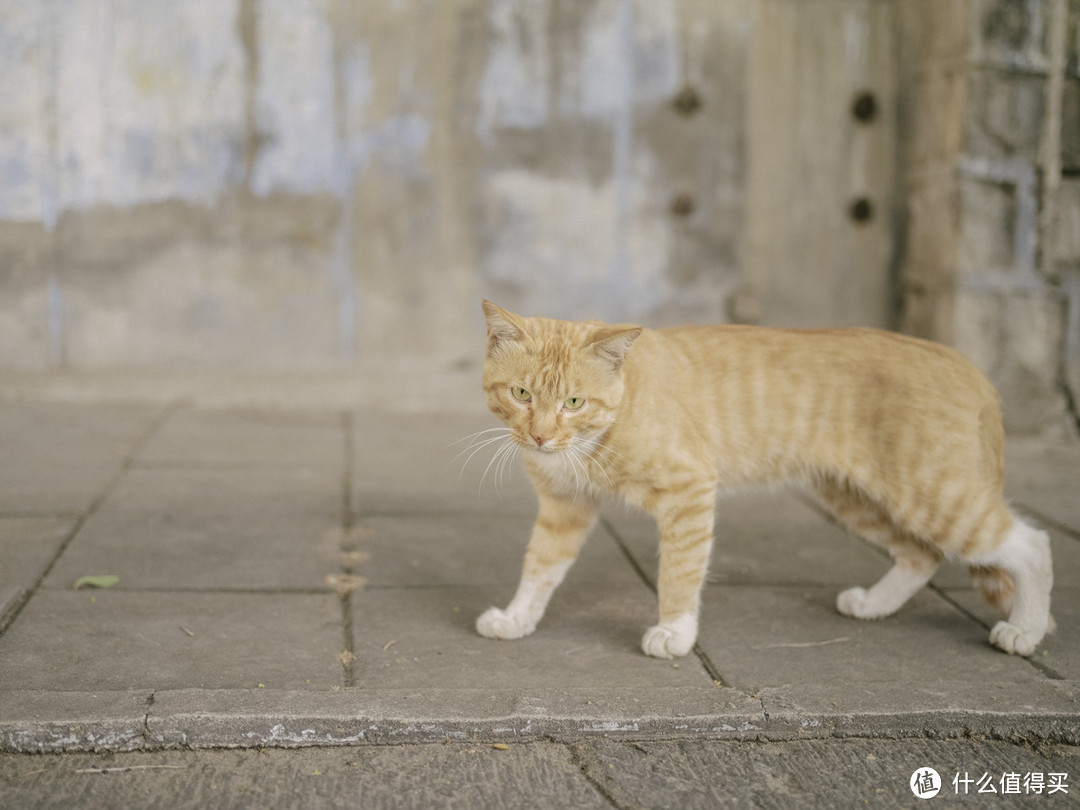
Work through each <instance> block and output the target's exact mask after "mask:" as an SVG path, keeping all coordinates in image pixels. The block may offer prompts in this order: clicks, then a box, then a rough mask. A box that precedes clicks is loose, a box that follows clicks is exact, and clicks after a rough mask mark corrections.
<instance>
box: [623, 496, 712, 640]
mask: <svg viewBox="0 0 1080 810" xmlns="http://www.w3.org/2000/svg"><path fill="white" fill-rule="evenodd" d="M715 503H716V491H715V489H714V488H713V487H712V486H711V485H710V486H707V487H706V486H700V487H687V488H684V489H679V490H675V491H674V492H673V493H671V494H669V495H667V497H665V498H664V499H663V500H661V501H660V504H659V508H658V509H657V510H656V512H655V514H656V519H657V523H658V524H659V526H660V577H659V581H658V583H657V595H658V597H659V601H660V623H659V624H657V625H655V626H654V627H650V628H649V629H648V630H647V631H646V632H645V636H644V638H642V640H641V649H642V650H643V651H644V652H645V654H646V655H651V656H652V657H654V658H679V657H681V656H684V655H686V654H687V653H688V652H690V650H692V649H693V647H694V643H695V642H696V641H697V633H698V610H699V606H700V603H701V586H702V584H703V583H704V582H705V573H706V571H707V570H708V567H709V552H710V550H711V549H712V539H713V523H714V513H713V511H714V509H715Z"/></svg>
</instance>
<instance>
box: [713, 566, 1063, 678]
mask: <svg viewBox="0 0 1080 810" xmlns="http://www.w3.org/2000/svg"><path fill="white" fill-rule="evenodd" d="M835 601H836V591H835V589H833V588H828V587H820V586H815V587H807V586H792V587H775V586H774V587H764V586H761V587H758V586H747V587H738V588H735V587H729V588H709V589H707V592H706V594H705V598H704V605H703V609H702V621H701V631H700V637H699V644H700V645H701V646H702V647H703V648H704V649H705V650H706V651H707V653H708V655H709V658H710V659H711V660H712V662H713V664H714V665H715V666H716V667H717V668H718V670H719V671H720V673H721V674H722V675H723V678H724V682H725V683H727V684H729V685H731V686H736V687H739V688H744V689H751V690H758V689H761V688H763V687H766V686H779V685H782V684H797V683H822V684H836V685H837V688H838V689H839V688H840V686H839V685H840V684H845V683H862V682H888V681H901V682H923V683H927V682H933V681H937V680H954V681H961V680H966V681H968V682H970V683H973V684H974V683H987V682H989V683H999V682H1002V681H1020V682H1034V681H1038V680H1041V679H1042V677H1043V676H1042V674H1041V673H1039V672H1038V671H1037V670H1035V669H1034V668H1032V667H1031V666H1030V665H1029V664H1028V663H1027V662H1026V661H1025V660H1024V659H1022V658H1018V657H1016V656H1009V655H1005V654H1003V653H1001V652H1000V651H999V650H996V649H994V648H993V647H991V646H990V644H989V643H988V641H987V633H986V630H985V629H984V628H983V627H982V626H980V625H978V624H977V623H975V622H973V621H972V620H971V619H970V618H968V617H967V616H966V615H965V614H964V613H962V612H961V611H959V610H957V609H956V608H955V607H953V606H952V605H951V604H950V603H948V602H947V601H946V600H944V599H942V598H941V597H940V596H938V595H936V594H934V593H933V592H930V591H927V590H923V591H921V592H920V593H918V594H916V595H915V596H914V597H912V599H911V601H909V602H908V603H907V604H906V605H905V606H904V607H903V608H902V609H901V610H900V611H898V612H897V613H896V614H894V615H893V616H890V617H888V618H885V619H879V620H877V621H872V622H867V621H861V620H858V619H851V618H848V617H847V616H843V615H841V614H839V613H838V612H837V611H836V607H835Z"/></svg>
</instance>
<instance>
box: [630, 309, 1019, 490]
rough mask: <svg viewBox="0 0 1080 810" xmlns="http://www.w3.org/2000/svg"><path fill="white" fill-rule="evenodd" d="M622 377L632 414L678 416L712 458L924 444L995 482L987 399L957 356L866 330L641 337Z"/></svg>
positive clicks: (993, 413) (870, 452) (854, 455)
mask: <svg viewBox="0 0 1080 810" xmlns="http://www.w3.org/2000/svg"><path fill="white" fill-rule="evenodd" d="M627 374H628V378H629V380H630V382H629V385H628V387H629V388H632V389H636V395H635V399H637V400H638V401H639V402H641V403H642V404H643V406H644V407H643V409H642V410H641V411H640V412H641V413H643V414H647V415H648V416H649V418H652V419H656V420H658V421H662V420H664V419H666V418H667V417H666V416H665V414H668V413H672V412H678V413H679V414H680V415H681V416H680V417H679V418H678V420H677V421H678V423H679V424H681V425H689V426H692V428H690V429H688V432H687V436H689V437H691V439H692V440H694V441H700V442H701V444H702V446H703V447H708V448H710V449H712V450H714V451H715V450H718V449H720V448H726V449H727V450H726V452H729V451H730V449H731V448H732V447H742V448H745V450H746V454H747V458H748V459H750V458H751V457H754V458H760V457H770V458H781V457H787V456H791V459H789V460H791V461H792V462H794V461H795V460H796V456H798V457H799V458H801V459H806V458H808V457H813V458H816V459H817V461H818V463H819V464H820V465H821V466H825V467H836V466H838V465H839V464H840V461H839V459H848V460H851V459H858V458H861V459H864V460H866V462H867V464H869V463H870V461H869V459H870V458H871V457H873V456H885V455H887V454H889V453H892V452H893V451H895V450H896V449H897V448H900V447H908V448H911V452H912V453H916V452H917V451H918V450H919V448H924V449H925V448H926V447H927V446H931V447H935V448H938V449H939V450H940V451H941V452H948V453H952V454H954V455H955V456H956V458H957V459H958V460H960V461H961V462H963V460H965V459H966V462H967V463H969V464H970V465H976V466H978V467H980V468H983V469H990V470H992V471H993V472H992V477H995V478H998V477H1000V470H1001V452H1002V444H1003V436H1002V432H1001V416H1000V407H999V405H998V398H997V394H996V392H995V391H994V389H993V387H992V386H991V385H990V383H989V381H987V380H986V378H985V377H984V376H983V374H982V373H981V372H980V371H979V370H978V369H977V368H976V367H975V365H974V364H973V363H971V362H970V361H969V360H967V359H966V358H964V357H963V355H961V354H960V353H958V352H956V351H954V350H952V349H950V348H948V347H946V346H943V345H941V344H938V343H933V342H931V341H926V340H920V339H918V338H913V337H909V336H906V335H899V334H895V333H892V332H885V331H882V330H876V329H866V328H851V329H822V330H816V329H805V330H804V329H776V328H769V327H757V326H739V325H730V326H694V327H675V328H668V329H659V330H646V331H645V332H644V333H643V334H642V336H641V338H639V340H638V341H637V344H636V345H635V347H634V349H633V351H631V352H630V354H629V355H628V357H627ZM643 421H644V420H643ZM669 421H670V420H669ZM669 427H670V425H669ZM748 463H750V462H749V461H748Z"/></svg>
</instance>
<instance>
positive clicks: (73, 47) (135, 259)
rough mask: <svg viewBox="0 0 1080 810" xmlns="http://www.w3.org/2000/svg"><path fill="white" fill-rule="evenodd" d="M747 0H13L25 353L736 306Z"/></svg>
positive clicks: (455, 333)
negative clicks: (513, 316) (493, 307)
mask: <svg viewBox="0 0 1080 810" xmlns="http://www.w3.org/2000/svg"><path fill="white" fill-rule="evenodd" d="M747 15H748V12H747V4H746V3H725V4H713V3H708V2H704V3H701V2H699V3H686V2H681V3H680V2H673V1H672V0H641V1H639V2H631V0H599V1H598V2H588V3H579V2H569V1H568V0H564V1H563V2H559V1H558V0H539V1H538V2H528V3H514V2H506V1H505V0H497V1H494V2H482V1H481V0H440V1H439V2H423V1H422V0H414V1H412V2H400V1H398V0H371V1H370V2H368V1H367V0H365V2H362V3H360V2H345V1H344V0H185V2H183V3H173V2H164V0H160V1H158V0H116V2H109V3H105V2H102V1H101V0H70V2H65V3H64V8H63V11H62V13H61V11H60V10H59V8H58V7H57V6H56V4H52V3H25V2H21V0H3V1H2V2H0V73H2V75H4V77H5V79H4V82H3V83H2V85H0V94H2V95H0V133H2V136H0V178H2V184H0V289H2V290H3V291H4V295H3V297H2V299H0V365H3V366H7V367H11V366H15V367H22V368H43V367H50V366H56V365H61V364H62V365H68V366H72V367H79V368H82V367H103V366H128V365H157V364H179V365H204V364H222V365H225V364H230V365H231V364H241V365H245V366H256V367H285V368H291V367H311V366H325V365H328V364H329V365H334V364H340V363H351V362H376V363H377V362H379V361H380V360H381V359H385V360H387V361H394V360H396V359H397V358H402V357H404V358H414V359H421V360H423V359H426V360H427V361H428V362H432V361H439V362H442V361H447V360H450V359H452V358H453V357H457V356H464V355H466V354H470V353H475V351H476V350H477V346H479V345H480V343H479V341H478V338H479V337H480V335H481V326H480V316H479V307H478V300H479V297H480V296H481V295H488V296H491V297H494V298H496V299H498V300H499V301H500V302H502V303H504V304H506V305H507V306H511V307H521V308H525V309H531V310H534V311H537V312H550V313H552V314H560V315H564V316H567V317H577V316H584V315H586V314H590V315H600V316H605V317H610V318H628V317H635V318H638V317H640V318H645V317H647V316H649V315H650V314H653V313H655V312H657V311H660V310H664V309H665V308H666V309H667V310H669V311H670V312H672V313H675V312H678V313H680V315H682V316H683V317H685V316H686V314H688V313H689V314H692V315H693V316H695V317H699V318H701V319H706V320H719V319H723V318H724V317H725V301H726V295H725V291H726V290H727V288H728V287H729V286H731V284H732V280H733V279H734V277H735V274H736V270H735V268H736V254H737V244H738V229H739V224H740V212H741V180H740V178H741V174H742V165H741V163H742V161H741V159H740V157H741V141H742V129H741V120H742V114H741V107H740V105H741V96H740V92H739V90H740V88H741V83H742V72H743V71H742V62H743V61H744V59H745V50H746V47H745V39H746V36H747V34H746V30H747V26H748V24H749V23H748V16H747ZM690 29H692V30H690ZM688 69H689V70H693V71H696V72H697V73H698V74H699V75H708V76H709V77H710V80H711V84H710V87H709V88H708V89H707V90H705V91H704V92H703V95H704V102H705V104H706V105H707V106H708V107H711V108H712V110H711V114H710V115H708V116H696V121H691V120H689V119H692V118H695V116H686V115H680V114H679V113H678V112H676V111H675V109H674V108H673V107H672V105H671V100H672V99H673V98H674V97H675V95H676V94H677V93H678V91H679V90H680V87H681V84H682V82H683V78H684V75H685V72H686V70H688ZM718 102H727V103H718ZM679 193H682V194H684V195H686V196H685V199H689V200H691V202H690V206H691V207H692V208H693V209H694V211H693V213H692V214H691V213H689V212H687V213H684V214H681V215H677V216H674V215H673V214H672V213H671V202H672V197H673V196H675V195H677V194H679ZM673 219H678V220H679V221H678V222H673ZM695 223H696V224H695Z"/></svg>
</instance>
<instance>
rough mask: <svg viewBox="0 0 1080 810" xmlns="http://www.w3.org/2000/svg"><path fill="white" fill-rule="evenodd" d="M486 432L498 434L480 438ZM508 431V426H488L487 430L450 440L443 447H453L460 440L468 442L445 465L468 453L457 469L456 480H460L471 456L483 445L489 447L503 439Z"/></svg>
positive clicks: (481, 448)
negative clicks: (453, 440)
mask: <svg viewBox="0 0 1080 810" xmlns="http://www.w3.org/2000/svg"><path fill="white" fill-rule="evenodd" d="M488 433H498V434H500V435H498V436H494V437H488V438H486V439H483V438H481V437H482V436H485V435H486V434H488ZM508 433H510V428H508V427H497V428H488V429H487V430H481V431H479V432H477V433H473V434H472V435H470V436H466V437H464V438H462V439H458V440H457V441H455V442H451V443H450V444H448V445H447V446H446V448H445V449H449V448H451V447H453V446H454V445H456V444H461V443H462V442H468V444H467V445H465V448H464V449H463V450H461V451H460V452H458V454H457V455H455V456H454V457H453V458H452V459H450V461H448V462H447V463H446V466H447V467H449V466H450V465H451V464H453V463H454V462H455V461H457V460H458V459H459V458H461V457H462V456H464V455H465V454H466V453H468V457H467V458H466V459H465V461H463V462H462V463H461V469H460V470H459V471H458V480H461V476H462V475H464V474H465V468H466V467H468V466H469V462H470V461H472V460H473V456H475V455H476V454H477V453H479V452H480V451H481V450H483V449H484V448H485V447H489V446H490V445H492V444H495V443H496V442H499V441H502V440H504V439H505V437H506V434H508Z"/></svg>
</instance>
